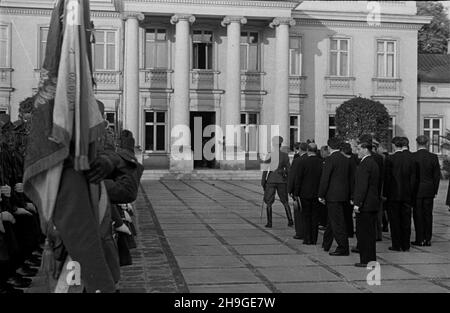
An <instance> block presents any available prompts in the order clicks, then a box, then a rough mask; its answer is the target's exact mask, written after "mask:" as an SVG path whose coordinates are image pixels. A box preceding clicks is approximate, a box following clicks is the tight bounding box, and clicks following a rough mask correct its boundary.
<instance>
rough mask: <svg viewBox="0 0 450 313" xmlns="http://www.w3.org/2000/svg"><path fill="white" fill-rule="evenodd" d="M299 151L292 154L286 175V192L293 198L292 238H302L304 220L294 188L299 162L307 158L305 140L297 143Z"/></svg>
mask: <svg viewBox="0 0 450 313" xmlns="http://www.w3.org/2000/svg"><path fill="white" fill-rule="evenodd" d="M298 150H299V152H298V153H297V154H296V155H295V156H294V160H293V161H292V165H291V169H290V171H289V177H288V193H289V194H290V195H291V197H292V198H293V199H294V204H295V205H294V226H295V236H294V239H303V237H304V236H303V235H304V234H303V231H304V222H303V218H302V214H301V203H298V202H297V197H298V194H296V193H298V192H297V191H296V190H295V180H296V179H298V175H299V167H300V163H302V162H304V161H305V160H306V159H307V158H308V154H307V152H308V151H307V150H308V145H307V144H306V143H305V142H302V143H300V144H299V149H298Z"/></svg>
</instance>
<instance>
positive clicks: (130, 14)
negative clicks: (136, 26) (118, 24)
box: [121, 12, 145, 22]
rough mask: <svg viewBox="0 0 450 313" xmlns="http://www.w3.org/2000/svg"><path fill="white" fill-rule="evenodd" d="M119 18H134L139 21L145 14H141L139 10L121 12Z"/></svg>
mask: <svg viewBox="0 0 450 313" xmlns="http://www.w3.org/2000/svg"><path fill="white" fill-rule="evenodd" d="M121 18H122V20H124V21H126V20H129V19H136V20H138V21H139V22H142V21H143V20H144V18H145V15H144V14H142V13H141V12H123V13H122V14H121Z"/></svg>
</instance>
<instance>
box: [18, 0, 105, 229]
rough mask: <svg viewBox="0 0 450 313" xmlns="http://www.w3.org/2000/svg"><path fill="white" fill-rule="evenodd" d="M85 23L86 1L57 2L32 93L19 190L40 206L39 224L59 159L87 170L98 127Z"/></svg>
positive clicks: (50, 199) (49, 210) (50, 206)
mask: <svg viewBox="0 0 450 313" xmlns="http://www.w3.org/2000/svg"><path fill="white" fill-rule="evenodd" d="M89 25H90V11H89V1H87V0H60V1H58V3H57V5H56V7H55V9H54V10H53V15H52V18H51V23H50V29H49V33H48V39H47V47H46V56H45V61H44V64H43V71H42V73H41V80H40V84H39V90H38V93H37V95H36V98H35V114H34V116H33V118H32V126H31V127H32V128H31V131H30V137H31V140H29V144H28V147H27V156H26V160H25V173H24V185H25V192H26V193H27V195H28V196H29V197H30V198H31V199H32V200H33V202H34V203H35V204H36V205H37V206H38V208H39V209H40V213H41V216H42V217H43V219H44V221H43V222H44V223H45V222H48V221H49V220H50V218H51V216H52V214H53V210H54V207H55V200H56V195H57V192H58V189H59V183H60V178H61V173H62V169H63V164H64V161H65V160H66V159H67V158H69V157H71V158H72V159H73V162H74V168H75V170H88V169H89V160H92V159H93V158H94V157H95V151H92V150H93V149H91V151H90V150H89V146H90V143H93V142H95V141H96V140H97V138H99V137H101V135H102V133H103V132H104V124H103V118H102V114H101V112H100V111H99V108H98V105H97V103H96V99H95V97H94V92H93V87H92V81H93V80H92V74H91V65H90V55H91V52H90V42H89V28H88V27H89ZM33 121H34V123H33ZM44 230H45V229H44Z"/></svg>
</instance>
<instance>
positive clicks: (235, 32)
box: [221, 16, 247, 169]
mask: <svg viewBox="0 0 450 313" xmlns="http://www.w3.org/2000/svg"><path fill="white" fill-rule="evenodd" d="M246 23H247V19H246V18H245V17H243V16H226V17H225V18H224V19H223V20H222V26H224V27H225V26H226V27H227V67H226V69H227V70H226V73H225V76H226V85H225V106H224V108H223V112H224V115H225V118H224V122H225V125H224V126H225V129H224V131H226V127H227V125H230V126H232V127H233V128H234V127H235V126H239V125H240V124H241V56H240V44H241V43H240V41H241V24H246ZM236 137H237V138H236V140H240V136H236ZM225 138H226V141H225V144H226V148H225V151H224V152H225V158H224V160H223V161H221V165H222V168H231V169H240V168H243V167H244V166H245V155H240V156H238V154H242V152H241V151H240V149H239V148H240V147H239V145H238V142H234V140H233V138H230V136H229V134H228V135H227V134H226V133H225Z"/></svg>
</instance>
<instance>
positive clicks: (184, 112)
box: [170, 14, 195, 171]
mask: <svg viewBox="0 0 450 313" xmlns="http://www.w3.org/2000/svg"><path fill="white" fill-rule="evenodd" d="M170 22H171V23H172V24H175V25H176V35H175V36H176V42H175V67H174V80H173V81H174V96H173V107H172V111H171V115H172V130H171V158H170V168H171V169H172V170H181V171H186V170H192V168H193V164H194V163H193V156H192V148H191V136H190V132H189V122H190V114H189V113H190V110H189V75H190V59H189V56H190V47H189V37H190V34H189V28H190V23H194V22H195V16H193V15H189V14H176V15H174V16H172V18H171V19H170Z"/></svg>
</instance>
